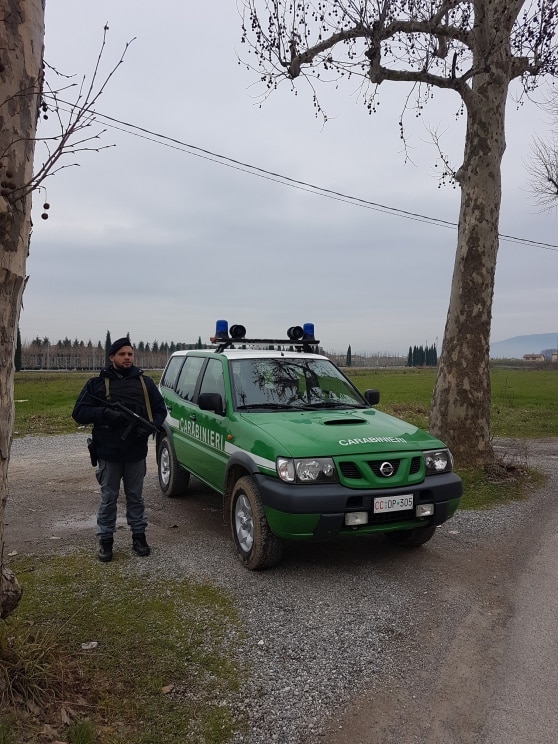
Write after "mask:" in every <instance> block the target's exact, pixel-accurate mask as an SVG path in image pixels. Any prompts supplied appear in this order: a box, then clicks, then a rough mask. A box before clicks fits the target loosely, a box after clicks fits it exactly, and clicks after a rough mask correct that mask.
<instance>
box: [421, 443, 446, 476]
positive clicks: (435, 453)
mask: <svg viewBox="0 0 558 744" xmlns="http://www.w3.org/2000/svg"><path fill="white" fill-rule="evenodd" d="M424 465H425V467H426V474H427V475H435V474H436V473H449V472H451V470H452V469H453V458H452V456H451V452H450V451H449V450H448V449H441V450H427V451H426V452H425V453H424Z"/></svg>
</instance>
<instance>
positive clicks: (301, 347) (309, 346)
mask: <svg viewBox="0 0 558 744" xmlns="http://www.w3.org/2000/svg"><path fill="white" fill-rule="evenodd" d="M287 336H288V338H287V339H286V340H285V339H275V338H252V339H250V338H246V328H245V327H244V326H243V325H239V324H236V325H232V326H231V327H230V331H229V323H228V321H226V320H218V321H217V323H216V326H215V336H212V337H211V338H210V339H209V340H210V341H211V343H212V344H217V348H216V350H215V352H216V353H221V352H222V351H224V350H225V349H234V348H236V347H235V346H233V344H258V345H260V346H261V345H264V344H267V345H270V344H273V345H277V346H292V347H294V348H295V349H296V350H297V351H304V352H307V353H316V350H315V349H314V348H313V347H317V346H318V344H319V343H320V342H319V341H318V340H317V339H316V338H314V324H313V323H305V324H304V325H303V326H291V327H290V328H288V329H287Z"/></svg>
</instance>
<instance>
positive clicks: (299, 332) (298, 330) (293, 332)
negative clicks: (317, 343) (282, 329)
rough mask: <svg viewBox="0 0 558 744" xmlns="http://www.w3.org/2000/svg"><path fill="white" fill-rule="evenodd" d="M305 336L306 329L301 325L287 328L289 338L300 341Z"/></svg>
mask: <svg viewBox="0 0 558 744" xmlns="http://www.w3.org/2000/svg"><path fill="white" fill-rule="evenodd" d="M303 336H304V330H303V328H302V327H301V326H291V327H290V328H288V329H287V338H289V339H290V340H291V341H300V340H301V339H302V337H303Z"/></svg>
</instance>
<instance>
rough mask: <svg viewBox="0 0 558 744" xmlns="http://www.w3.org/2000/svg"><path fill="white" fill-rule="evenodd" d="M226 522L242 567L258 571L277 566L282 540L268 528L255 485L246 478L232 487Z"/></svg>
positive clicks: (251, 480) (281, 551)
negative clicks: (229, 511)
mask: <svg viewBox="0 0 558 744" xmlns="http://www.w3.org/2000/svg"><path fill="white" fill-rule="evenodd" d="M230 522H231V529H232V533H233V538H234V543H235V546H236V550H237V553H238V557H239V558H240V560H241V561H242V563H243V564H244V566H246V568H249V569H251V570H252V571H258V570H260V569H262V568H272V567H273V566H276V565H277V564H278V563H279V561H280V560H281V556H282V554H283V541H282V540H281V539H280V538H279V537H277V536H276V535H274V534H273V532H272V531H271V530H270V529H269V525H268V523H267V519H266V517H265V513H264V510H263V506H262V501H261V498H260V494H259V490H258V486H257V484H256V482H255V481H254V479H253V478H250V476H243V477H242V478H239V479H238V480H237V482H236V483H235V485H234V489H233V493H232V499H231V517H230Z"/></svg>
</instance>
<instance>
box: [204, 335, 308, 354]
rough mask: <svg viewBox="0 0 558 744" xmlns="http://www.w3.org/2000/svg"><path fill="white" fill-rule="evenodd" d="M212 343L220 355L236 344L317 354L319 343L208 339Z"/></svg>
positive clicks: (289, 340)
mask: <svg viewBox="0 0 558 744" xmlns="http://www.w3.org/2000/svg"><path fill="white" fill-rule="evenodd" d="M210 340H211V341H212V342H213V343H218V345H217V348H216V349H215V353H216V354H220V353H221V352H223V351H225V349H236V348H238V347H237V346H236V345H237V344H242V345H244V344H257V345H259V346H263V345H271V344H273V345H274V346H292V347H293V348H294V349H295V350H296V351H303V352H305V353H308V354H312V353H317V351H316V350H315V347H317V346H318V344H319V343H320V342H319V340H318V339H315V340H314V341H312V343H309V342H308V341H293V339H282V338H279V339H277V338H241V339H238V338H229V339H223V340H221V339H215V338H212V339H210Z"/></svg>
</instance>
